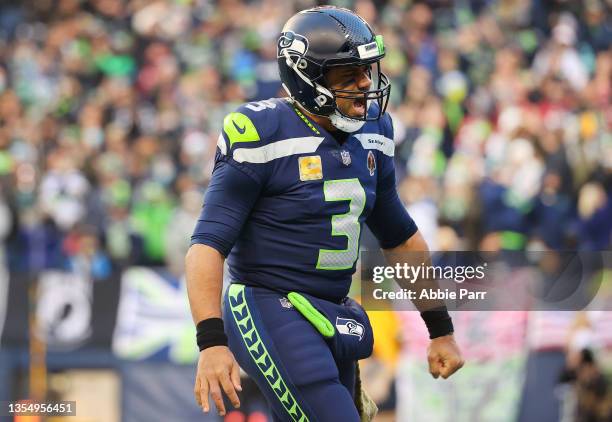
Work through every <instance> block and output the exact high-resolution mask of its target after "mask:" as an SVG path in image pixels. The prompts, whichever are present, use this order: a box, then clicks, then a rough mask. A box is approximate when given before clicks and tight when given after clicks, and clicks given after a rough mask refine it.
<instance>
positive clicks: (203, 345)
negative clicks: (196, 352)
mask: <svg viewBox="0 0 612 422" xmlns="http://www.w3.org/2000/svg"><path fill="white" fill-rule="evenodd" d="M196 332H197V334H196V339H197V342H198V348H199V349H200V352H201V351H202V350H204V349H207V348H209V347H213V346H227V335H225V331H224V329H223V320H222V319H221V318H208V319H204V320H202V321H200V322H198V325H197V326H196Z"/></svg>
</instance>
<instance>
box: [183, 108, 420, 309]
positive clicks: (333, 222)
mask: <svg viewBox="0 0 612 422" xmlns="http://www.w3.org/2000/svg"><path fill="white" fill-rule="evenodd" d="M371 107H372V108H373V107H376V105H372V106H371ZM370 111H371V112H375V111H376V110H370ZM393 152H394V143H393V129H392V124H391V119H390V117H389V115H388V114H385V115H384V116H383V118H382V119H380V120H378V121H375V122H366V124H365V125H364V126H363V127H362V129H361V130H359V131H358V132H355V133H352V134H350V135H349V136H348V137H346V140H345V142H344V143H342V144H341V143H339V142H338V141H337V140H336V139H335V138H334V137H333V136H331V135H330V134H329V133H328V132H326V131H325V130H324V129H323V128H321V127H320V126H318V125H317V124H316V123H314V122H312V121H311V120H309V119H308V118H307V117H306V116H305V115H304V114H302V113H301V112H300V111H299V109H296V108H294V106H293V105H292V104H291V103H290V102H288V101H287V100H286V99H271V100H267V101H261V102H258V103H249V104H245V105H243V106H241V107H240V108H239V109H238V110H237V111H236V112H234V113H230V114H229V115H228V116H227V117H226V118H225V120H224V128H223V133H222V135H221V136H220V137H219V141H218V144H217V155H216V164H215V169H214V171H213V176H212V179H211V183H210V185H209V188H208V190H207V194H206V197H205V201H204V207H203V209H202V215H201V217H200V220H199V222H198V224H197V226H196V229H195V232H194V234H193V236H192V243H202V244H207V245H210V246H212V247H214V248H216V249H217V250H219V251H220V252H221V253H222V254H223V255H226V256H227V257H228V265H229V270H230V276H231V278H232V280H234V281H236V282H240V283H243V284H247V285H255V286H263V287H267V288H270V289H274V290H278V291H282V292H289V291H299V292H305V293H309V294H312V295H314V296H318V297H323V298H328V299H332V300H338V299H340V298H342V297H344V296H345V295H346V294H347V292H348V289H349V287H350V283H351V276H352V274H353V273H354V272H355V263H356V261H357V258H358V252H359V240H360V236H361V231H362V227H363V223H366V224H367V225H368V226H369V227H370V228H371V230H372V231H373V232H374V234H375V235H376V236H377V238H378V239H379V242H380V244H381V247H383V248H392V247H395V246H397V245H399V244H401V243H402V242H403V241H405V240H406V239H408V238H409V237H410V236H412V235H413V234H414V233H415V232H416V226H415V225H414V222H413V221H412V219H411V218H410V217H409V216H408V214H407V213H406V211H405V208H404V207H403V206H402V205H401V203H400V201H399V198H398V197H397V192H396V188H395V170H394V166H393Z"/></svg>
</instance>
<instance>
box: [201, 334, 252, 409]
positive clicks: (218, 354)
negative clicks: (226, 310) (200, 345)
mask: <svg viewBox="0 0 612 422" xmlns="http://www.w3.org/2000/svg"><path fill="white" fill-rule="evenodd" d="M222 390H223V392H225V395H226V396H227V397H228V398H229V399H230V402H231V403H232V405H233V406H234V407H240V400H239V399H238V393H237V392H236V391H242V387H241V386H240V367H239V366H238V363H237V362H236V359H235V358H234V355H233V354H232V352H230V349H229V348H228V347H227V346H214V347H209V348H207V349H204V350H202V351H201V352H200V357H199V359H198V369H197V372H196V379H195V386H194V389H193V393H194V394H195V399H196V401H197V402H198V405H200V406H202V409H203V410H204V412H208V411H209V410H210V406H209V402H208V395H209V394H210V397H211V398H212V400H213V401H214V402H215V405H216V406H217V410H218V411H219V415H220V416H224V415H225V405H224V404H223V397H222V393H221V391H222Z"/></svg>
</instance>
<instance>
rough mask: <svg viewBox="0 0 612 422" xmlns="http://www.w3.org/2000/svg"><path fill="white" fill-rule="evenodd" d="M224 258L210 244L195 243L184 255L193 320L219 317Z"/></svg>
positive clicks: (196, 321)
mask: <svg viewBox="0 0 612 422" xmlns="http://www.w3.org/2000/svg"><path fill="white" fill-rule="evenodd" d="M224 260H225V258H224V257H223V255H221V254H220V253H219V252H218V251H217V250H216V249H214V248H211V247H210V246H206V245H200V244H195V245H193V246H191V248H189V251H188V252H187V256H186V257H185V274H186V279H187V295H188V296H189V305H190V306H191V314H192V316H193V321H194V322H195V323H196V324H197V323H198V322H199V321H202V320H203V319H207V318H220V317H221V290H222V288H223V262H224Z"/></svg>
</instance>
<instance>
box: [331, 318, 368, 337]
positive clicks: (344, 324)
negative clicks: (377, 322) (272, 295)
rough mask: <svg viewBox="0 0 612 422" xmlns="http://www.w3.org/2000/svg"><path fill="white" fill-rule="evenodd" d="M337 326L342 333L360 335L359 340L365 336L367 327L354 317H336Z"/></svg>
mask: <svg viewBox="0 0 612 422" xmlns="http://www.w3.org/2000/svg"><path fill="white" fill-rule="evenodd" d="M336 328H337V329H338V332H339V333H340V334H345V335H349V336H355V337H359V341H361V339H362V338H363V333H364V331H365V328H364V326H363V324H360V323H358V322H357V321H355V320H354V319H349V318H340V317H336Z"/></svg>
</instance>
